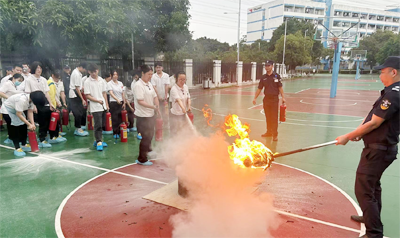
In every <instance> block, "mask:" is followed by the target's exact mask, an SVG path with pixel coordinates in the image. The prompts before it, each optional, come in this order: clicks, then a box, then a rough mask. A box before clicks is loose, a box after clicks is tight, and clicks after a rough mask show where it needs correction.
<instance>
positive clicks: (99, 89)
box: [84, 76, 107, 112]
mask: <svg viewBox="0 0 400 238" xmlns="http://www.w3.org/2000/svg"><path fill="white" fill-rule="evenodd" d="M105 82H106V81H105V80H104V79H103V78H102V77H100V76H98V77H97V79H94V78H92V77H91V76H89V78H87V79H86V80H85V85H84V88H85V94H90V96H92V97H94V98H96V99H97V100H100V101H102V102H103V105H101V104H100V103H98V102H92V101H90V103H89V109H90V112H102V111H105V110H106V109H107V108H106V102H105V101H104V97H103V92H106V91H107V86H106V83H105Z"/></svg>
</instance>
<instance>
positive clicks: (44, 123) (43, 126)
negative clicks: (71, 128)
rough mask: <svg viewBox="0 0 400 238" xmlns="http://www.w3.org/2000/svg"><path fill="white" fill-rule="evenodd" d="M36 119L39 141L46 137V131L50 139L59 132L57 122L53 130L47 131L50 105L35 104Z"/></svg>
mask: <svg viewBox="0 0 400 238" xmlns="http://www.w3.org/2000/svg"><path fill="white" fill-rule="evenodd" d="M36 108H37V112H38V113H37V119H38V123H39V141H40V142H43V141H44V140H45V139H46V136H47V132H49V134H50V139H53V137H58V135H59V132H60V127H59V124H58V123H57V124H56V130H55V131H49V126H50V120H51V113H52V111H51V110H50V106H43V107H40V106H37V107H36Z"/></svg>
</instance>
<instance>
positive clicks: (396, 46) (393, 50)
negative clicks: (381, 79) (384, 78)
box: [367, 34, 400, 64]
mask: <svg viewBox="0 0 400 238" xmlns="http://www.w3.org/2000/svg"><path fill="white" fill-rule="evenodd" d="M399 55H400V35H398V34H394V35H393V36H392V37H390V38H389V39H388V40H387V41H386V43H385V44H384V45H383V47H382V48H381V49H380V50H379V52H378V54H377V55H376V57H375V58H376V61H377V62H378V63H379V64H383V63H384V62H385V60H386V58H387V57H389V56H399ZM367 56H368V54H367Z"/></svg>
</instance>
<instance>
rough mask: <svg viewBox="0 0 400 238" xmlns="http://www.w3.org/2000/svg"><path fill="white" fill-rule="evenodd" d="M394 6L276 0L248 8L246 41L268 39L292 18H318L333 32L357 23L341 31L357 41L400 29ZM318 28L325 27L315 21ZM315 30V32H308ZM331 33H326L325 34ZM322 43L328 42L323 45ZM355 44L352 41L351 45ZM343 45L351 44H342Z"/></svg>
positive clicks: (399, 13) (338, 31)
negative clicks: (367, 36) (375, 6)
mask: <svg viewBox="0 0 400 238" xmlns="http://www.w3.org/2000/svg"><path fill="white" fill-rule="evenodd" d="M398 10H399V9H394V10H387V11H384V10H376V9H371V8H359V7H354V6H345V5H339V4H332V1H331V0H327V1H326V2H320V1H305V0H275V1H271V2H268V3H265V4H262V5H258V6H256V7H253V8H249V9H248V11H247V43H253V42H255V41H256V40H264V41H269V40H270V39H271V38H272V33H273V31H274V30H275V29H276V28H278V27H279V26H280V25H281V24H282V23H284V21H285V19H288V18H295V19H299V20H305V21H309V22H312V23H317V22H320V23H321V24H324V25H325V26H326V27H328V28H329V30H330V31H331V32H333V33H334V34H335V35H340V34H341V33H342V32H343V31H345V30H347V29H348V28H349V27H350V26H352V25H355V24H357V23H358V20H359V19H360V25H359V27H358V33H357V26H355V27H354V28H352V29H351V30H349V31H348V32H346V33H344V36H345V37H346V36H348V37H351V36H354V35H357V38H355V37H354V39H356V40H357V41H359V40H360V39H361V38H362V37H364V36H366V35H370V34H372V33H373V32H375V31H379V30H382V31H393V32H394V33H397V34H398V33H399V28H400V22H399V20H400V12H398ZM318 30H319V31H320V32H321V35H323V32H324V31H325V29H324V27H323V26H321V25H318ZM308 34H314V33H308ZM329 36H331V35H329V34H328V37H329ZM324 46H325V47H326V46H327V44H325V45H324ZM353 46H354V45H353ZM344 47H345V48H346V47H350V45H349V44H344Z"/></svg>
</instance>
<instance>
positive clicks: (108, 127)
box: [106, 112, 112, 131]
mask: <svg viewBox="0 0 400 238" xmlns="http://www.w3.org/2000/svg"><path fill="white" fill-rule="evenodd" d="M106 131H112V121H111V113H110V112H107V113H106Z"/></svg>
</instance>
